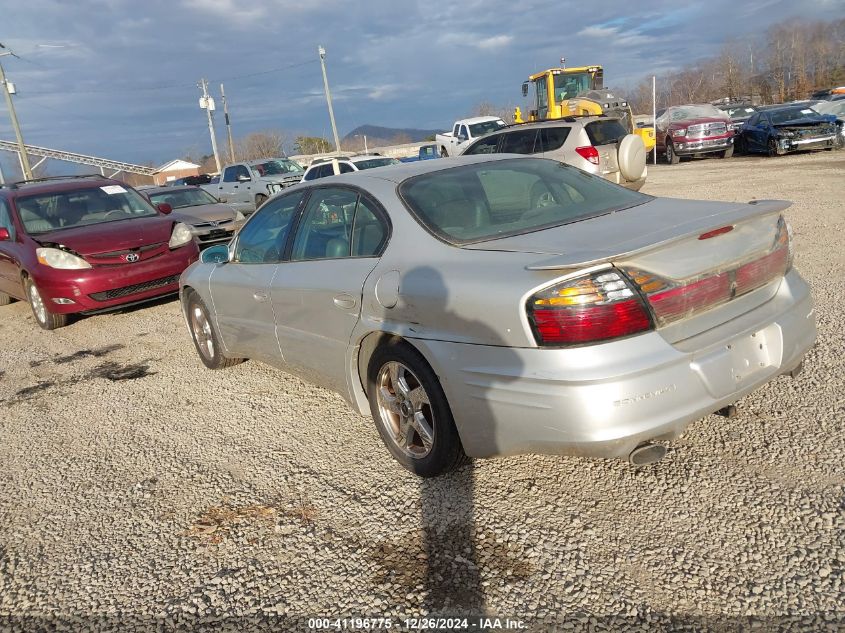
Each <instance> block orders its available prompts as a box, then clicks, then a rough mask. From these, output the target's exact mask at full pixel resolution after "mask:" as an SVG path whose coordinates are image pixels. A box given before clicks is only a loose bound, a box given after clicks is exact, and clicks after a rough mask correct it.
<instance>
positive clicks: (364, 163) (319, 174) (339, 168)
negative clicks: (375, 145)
mask: <svg viewBox="0 0 845 633" xmlns="http://www.w3.org/2000/svg"><path fill="white" fill-rule="evenodd" d="M399 163H400V161H398V160H397V159H395V158H389V157H387V156H373V155H367V154H365V155H362V156H352V157H347V156H337V157H332V158H317V159H315V160H314V161H313V162H312V163H311V165H310V166H309V167H308V169H306V170H305V174H304V175H303V176H302V182H305V181H307V180H317V178H325V177H326V176H337V175H338V174H346V173H349V172H350V171H361V170H362V169H373V168H374V167H386V166H387V165H398V164H399Z"/></svg>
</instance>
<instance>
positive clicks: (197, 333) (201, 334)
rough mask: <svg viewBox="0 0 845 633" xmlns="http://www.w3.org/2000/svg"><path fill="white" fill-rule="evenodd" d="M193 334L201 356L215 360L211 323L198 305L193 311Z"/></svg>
mask: <svg viewBox="0 0 845 633" xmlns="http://www.w3.org/2000/svg"><path fill="white" fill-rule="evenodd" d="M191 332H193V335H194V340H195V341H196V342H197V348H198V349H199V351H200V354H202V355H203V356H205V358H206V359H208V360H212V359H213V358H214V337H213V336H212V334H211V323H209V322H208V317H207V316H206V314H205V311H204V310H203V309H202V308H201V307H200V306H198V305H194V306H193V308H192V309H191Z"/></svg>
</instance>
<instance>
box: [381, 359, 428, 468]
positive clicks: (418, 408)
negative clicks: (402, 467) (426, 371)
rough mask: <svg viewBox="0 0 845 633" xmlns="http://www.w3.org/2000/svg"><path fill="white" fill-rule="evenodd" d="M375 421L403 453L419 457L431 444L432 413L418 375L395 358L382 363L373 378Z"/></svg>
mask: <svg viewBox="0 0 845 633" xmlns="http://www.w3.org/2000/svg"><path fill="white" fill-rule="evenodd" d="M376 394H377V396H376V397H377V401H378V411H379V422H380V423H381V424H382V425H383V426H384V428H385V430H386V431H387V434H388V436H389V437H390V438H391V439H392V440H393V442H394V444H395V445H396V447H397V448H398V449H399V450H400V451H402V453H404V454H405V455H407V456H409V457H412V458H414V459H422V458H423V457H425V456H426V455H428V454H429V453H430V452H431V449H432V446H433V445H434V434H435V430H434V413H433V411H432V408H431V401H430V399H429V396H428V393H426V390H425V388H424V387H423V386H422V383H421V382H420V380H419V378H417V376H416V374H414V372H412V371H411V370H410V369H409V368H408V367H406V366H405V365H403V364H402V363H400V362H398V361H390V362H387V363H385V364H384V365H383V366H382V367H381V369H380V370H379V373H378V376H377V377H376Z"/></svg>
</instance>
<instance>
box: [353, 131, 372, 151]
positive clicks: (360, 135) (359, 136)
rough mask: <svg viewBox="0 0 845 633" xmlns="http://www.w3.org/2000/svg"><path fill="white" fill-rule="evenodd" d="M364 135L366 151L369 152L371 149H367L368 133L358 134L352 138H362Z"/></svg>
mask: <svg viewBox="0 0 845 633" xmlns="http://www.w3.org/2000/svg"><path fill="white" fill-rule="evenodd" d="M362 136H363V137H364V153H365V154H369V153H370V152H369V150H367V135H366V134H356V135H355V136H353V137H352V138H361V137H362Z"/></svg>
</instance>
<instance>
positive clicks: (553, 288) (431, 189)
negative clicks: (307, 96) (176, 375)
mask: <svg viewBox="0 0 845 633" xmlns="http://www.w3.org/2000/svg"><path fill="white" fill-rule="evenodd" d="M787 206H788V203H785V202H779V201H758V202H753V203H749V204H732V203H718V202H700V201H685V200H675V199H661V198H653V197H650V196H647V195H643V194H640V193H637V192H634V191H629V190H627V189H624V188H622V187H619V186H617V185H614V184H611V183H608V182H607V181H605V180H603V179H602V178H600V177H597V176H592V175H589V174H586V173H584V172H582V171H579V170H578V169H576V168H574V167H571V166H568V165H563V164H561V163H558V162H555V161H552V160H547V159H540V158H528V157H518V156H514V155H506V154H502V155H494V156H470V157H461V158H456V159H449V160H439V161H423V162H418V163H410V164H404V165H397V166H391V167H385V168H382V169H378V170H372V171H369V172H356V173H353V174H346V175H341V176H336V177H330V178H325V179H320V180H318V181H314V182H312V183H305V184H302V185H297V186H294V187H290V188H289V189H286V190H284V192H283V193H282V194H281V195H278V196H277V197H275V198H272V199H271V200H269V201H268V202H267V203H266V204H264V205H263V206H262V207H261V208H260V209H259V210H258V211H257V212H256V213H255V214H254V215H253V216H252V217H250V218H249V220H248V221H247V223H246V224H245V225H244V226H243V228H242V229H241V231H240V232H239V233H238V235H237V236H236V238H235V240H234V241H233V243H232V244H231V245H229V246H228V247H226V246H214V247H211V248H210V249H208V250H206V251H205V252H204V253H203V255H202V261H201V262H197V263H196V264H194V265H193V266H191V267H190V268H189V269H188V270H186V271H185V273H184V274H183V275H182V279H181V297H182V305H183V307H184V313H185V317H186V320H187V324H188V327H189V330H190V332H191V335H192V337H193V340H194V343H195V345H196V348H197V350H198V352H199V355H200V358H201V360H202V362H203V363H204V364H205V365H206V366H207V367H209V368H212V369H218V368H223V367H228V366H230V365H233V364H235V363H237V362H239V361H240V360H242V359H247V358H249V359H256V360H261V361H264V362H267V363H270V364H272V365H275V366H277V367H280V368H282V369H284V370H286V371H289V372H291V373H293V374H296V375H299V376H301V377H303V378H304V379H305V380H308V381H311V382H313V383H316V384H318V385H322V386H323V387H326V388H328V389H331V390H334V391H336V392H338V393H340V394H341V395H342V396H343V397H344V398H345V399H346V400H347V401H348V402H349V403H350V405H351V406H353V407H354V408H355V409H356V410H358V411H360V412H361V413H362V414H364V415H366V414H371V415H372V417H373V418H374V419H375V423H376V427H377V428H378V431H379V433H380V434H381V436H382V439H383V440H384V443H385V444H386V445H387V448H388V449H389V450H390V452H391V454H392V455H393V456H394V457H395V458H396V460H397V461H399V462H400V463H401V464H402V465H403V466H405V467H406V468H408V469H409V470H411V471H413V472H414V473H417V474H418V475H421V476H434V475H438V474H441V473H444V472H447V471H449V470H451V469H453V468H454V467H456V466H457V465H458V464H459V463H460V462H461V461H462V460H463V459H464V458H465V457H466V456H469V457H490V456H496V455H511V454H515V453H556V454H576V455H588V456H596V457H609V458H616V457H621V458H627V459H629V460H630V461H631V462H632V463H634V464H638V465H639V464H644V463H649V462H652V461H655V460H657V459H660V458H661V457H663V455H664V453H665V447H664V445H663V444H660V443H655V441H660V440H669V439H672V438H674V437H677V436H678V435H679V434H680V433H681V432H682V431H683V430H684V428H685V427H686V426H687V424H689V423H690V422H691V421H693V420H696V419H698V418H701V417H703V416H705V415H707V414H709V413H712V412H714V411H716V410H719V409H721V408H723V407H726V406H728V405H730V404H731V403H733V402H735V401H736V400H738V399H739V398H741V397H742V396H744V395H745V394H747V393H749V392H750V391H752V390H753V389H755V388H757V387H759V386H760V385H762V384H763V383H765V382H767V381H769V380H772V379H773V378H775V377H777V376H778V375H780V374H785V373H792V374H793V375H794V374H795V372H796V371H797V370H798V369H799V368H800V366H801V361H802V358H803V356H804V354H805V352H806V351H807V349H808V348H809V347H810V346H811V345H812V344H813V341H814V340H815V336H816V327H815V319H814V311H813V304H812V299H811V296H810V289H809V287H808V286H807V284H806V283H805V282H804V280H803V279H802V278H801V277H800V276H799V274H798V273H797V272H796V271H795V270H794V269H793V268H792V251H791V244H790V235H789V228H788V225H787V224H786V222H785V221H784V218H783V216H782V215H781V212H782V211H783V209H785V208H786V207H787ZM326 423H327V424H329V423H330V421H329V420H327V421H326Z"/></svg>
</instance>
